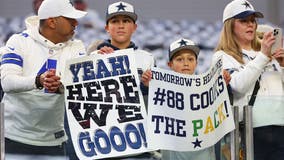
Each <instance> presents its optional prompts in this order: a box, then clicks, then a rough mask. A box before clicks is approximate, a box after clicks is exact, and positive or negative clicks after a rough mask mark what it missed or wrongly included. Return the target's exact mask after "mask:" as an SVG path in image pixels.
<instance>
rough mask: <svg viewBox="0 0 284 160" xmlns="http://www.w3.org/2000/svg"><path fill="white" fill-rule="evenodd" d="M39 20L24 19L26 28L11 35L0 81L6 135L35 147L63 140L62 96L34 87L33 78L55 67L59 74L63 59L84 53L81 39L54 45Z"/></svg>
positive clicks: (64, 139) (64, 138) (63, 108)
mask: <svg viewBox="0 0 284 160" xmlns="http://www.w3.org/2000/svg"><path fill="white" fill-rule="evenodd" d="M38 22H39V19H38V17H36V16H33V17H29V18H27V21H26V23H27V30H25V31H23V32H22V33H19V34H15V35H13V36H12V37H11V38H10V39H9V40H8V41H7V44H6V51H5V53H4V54H3V56H2V65H1V82H2V86H3V90H4V92H5V95H4V98H3V101H2V102H3V103H4V106H5V137H6V138H9V139H11V140H14V141H18V142H21V143H25V144H29V145H35V146H55V145H60V144H62V142H63V141H66V139H67V136H66V134H65V131H64V126H63V124H64V123H63V122H64V110H65V106H64V95H63V94H54V93H46V92H45V90H44V89H43V90H38V89H36V87H35V77H36V76H37V75H39V74H41V73H43V72H45V71H46V70H48V69H51V68H55V69H56V72H57V74H59V75H60V73H62V71H63V70H64V66H65V61H66V60H67V59H70V58H74V57H78V56H80V55H84V54H85V53H86V52H85V48H84V45H83V43H82V42H81V41H79V40H70V41H68V42H65V43H58V44H54V43H52V42H51V41H49V40H48V39H46V38H45V37H43V36H42V35H41V34H39V32H38V30H39V29H38Z"/></svg>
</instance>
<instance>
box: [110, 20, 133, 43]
mask: <svg viewBox="0 0 284 160" xmlns="http://www.w3.org/2000/svg"><path fill="white" fill-rule="evenodd" d="M136 28H137V25H136V23H134V21H133V20H132V19H131V18H130V17H129V16H125V15H117V16H114V17H112V18H111V19H110V20H109V21H108V23H107V25H106V26H105V29H106V31H107V32H108V33H109V35H110V37H111V43H112V44H113V45H114V46H117V45H118V46H119V45H121V44H127V43H130V41H131V36H132V34H133V33H134V32H135V31H136Z"/></svg>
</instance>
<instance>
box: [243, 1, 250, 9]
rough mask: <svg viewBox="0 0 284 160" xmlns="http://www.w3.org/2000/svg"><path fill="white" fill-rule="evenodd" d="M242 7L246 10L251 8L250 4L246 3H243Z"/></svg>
mask: <svg viewBox="0 0 284 160" xmlns="http://www.w3.org/2000/svg"><path fill="white" fill-rule="evenodd" d="M242 5H244V6H245V7H246V9H247V8H251V6H250V4H249V3H248V2H247V1H245V2H244V3H243V4H242Z"/></svg>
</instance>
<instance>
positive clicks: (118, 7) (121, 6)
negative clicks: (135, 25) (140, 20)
mask: <svg viewBox="0 0 284 160" xmlns="http://www.w3.org/2000/svg"><path fill="white" fill-rule="evenodd" d="M116 7H117V11H120V10H123V11H125V7H126V6H125V5H123V4H122V2H120V4H119V5H118V6H116Z"/></svg>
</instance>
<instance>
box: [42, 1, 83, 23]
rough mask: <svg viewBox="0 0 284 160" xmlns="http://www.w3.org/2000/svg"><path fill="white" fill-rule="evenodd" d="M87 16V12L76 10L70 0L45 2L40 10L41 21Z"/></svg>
mask: <svg viewBox="0 0 284 160" xmlns="http://www.w3.org/2000/svg"><path fill="white" fill-rule="evenodd" d="M86 14H87V12H84V11H80V10H77V9H75V8H74V7H73V4H72V2H71V1H70V0H44V1H43V2H42V4H41V5H40V7H39V9H38V16H39V19H48V18H52V17H59V16H63V17H67V18H72V19H77V18H81V17H83V16H85V15H86Z"/></svg>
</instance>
